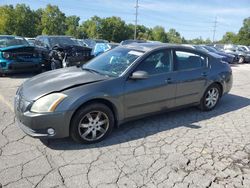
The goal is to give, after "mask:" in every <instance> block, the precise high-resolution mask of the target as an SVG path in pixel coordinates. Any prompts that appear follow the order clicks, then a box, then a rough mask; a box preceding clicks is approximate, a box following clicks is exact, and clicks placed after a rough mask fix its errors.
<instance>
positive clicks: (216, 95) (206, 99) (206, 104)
mask: <svg viewBox="0 0 250 188" xmlns="http://www.w3.org/2000/svg"><path fill="white" fill-rule="evenodd" d="M221 92H222V91H221V88H220V86H219V85H218V84H212V85H211V86H209V87H208V89H207V90H206V92H205V94H204V95H203V97H202V99H201V102H200V109H201V110H202V111H210V110H212V109H214V108H215V106H216V105H217V104H218V102H219V99H220V96H221Z"/></svg>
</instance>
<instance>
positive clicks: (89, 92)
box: [15, 43, 232, 143]
mask: <svg viewBox="0 0 250 188" xmlns="http://www.w3.org/2000/svg"><path fill="white" fill-rule="evenodd" d="M231 87H232V70H231V68H230V66H229V64H228V63H225V62H224V61H221V57H220V56H217V55H213V54H211V53H206V52H204V51H200V50H195V49H192V48H189V47H184V46H181V45H167V44H153V43H151V44H150V43H145V44H131V45H126V46H120V47H117V48H115V49H113V50H110V51H108V52H106V53H103V54H101V55H100V56H98V57H96V58H94V59H92V60H91V61H89V62H88V63H86V64H84V65H83V66H82V67H76V66H74V67H69V68H65V69H58V70H54V71H49V72H45V73H43V74H40V75H38V76H35V77H33V78H31V79H29V80H27V81H25V82H24V83H23V84H22V85H21V86H20V87H19V89H18V91H17V94H16V97H15V114H16V117H17V123H18V124H19V126H20V128H21V129H22V130H23V131H24V132H26V133H27V134H28V135H31V136H33V137H38V138H61V137H67V136H71V137H72V138H73V139H74V140H75V141H78V142H82V143H94V142H98V141H100V140H102V139H104V138H105V137H106V136H108V135H109V134H110V133H111V131H112V129H113V128H114V127H115V126H118V125H120V124H122V123H124V122H126V121H129V120H131V119H135V118H138V117H144V116H146V115H150V114H152V113H156V112H160V111H164V110H170V109H174V108H180V107H187V106H199V107H200V109H201V110H203V111H209V110H212V109H214V108H215V107H216V105H217V103H218V102H219V99H220V98H221V97H222V96H223V95H224V94H225V93H228V92H229V91H230V89H231Z"/></svg>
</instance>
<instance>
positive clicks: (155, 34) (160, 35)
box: [152, 26, 168, 42]
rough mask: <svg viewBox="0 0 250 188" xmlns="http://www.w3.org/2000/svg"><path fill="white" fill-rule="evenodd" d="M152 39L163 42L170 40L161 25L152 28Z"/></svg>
mask: <svg viewBox="0 0 250 188" xmlns="http://www.w3.org/2000/svg"><path fill="white" fill-rule="evenodd" d="M152 39H153V40H156V41H161V42H168V36H167V33H166V32H165V29H164V28H163V27H161V26H155V27H154V28H153V29H152Z"/></svg>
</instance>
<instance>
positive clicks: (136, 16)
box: [134, 0, 139, 40]
mask: <svg viewBox="0 0 250 188" xmlns="http://www.w3.org/2000/svg"><path fill="white" fill-rule="evenodd" d="M138 8H139V6H138V0H136V5H135V33H134V40H136V30H137V21H138V20H137V18H138Z"/></svg>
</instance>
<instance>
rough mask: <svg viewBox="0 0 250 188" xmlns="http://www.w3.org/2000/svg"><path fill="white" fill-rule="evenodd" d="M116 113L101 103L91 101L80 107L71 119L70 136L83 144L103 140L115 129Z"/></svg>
mask: <svg viewBox="0 0 250 188" xmlns="http://www.w3.org/2000/svg"><path fill="white" fill-rule="evenodd" d="M114 124H115V120H114V114H113V112H112V111H111V109H110V108H109V107H107V106H106V105H104V104H101V103H91V104H88V105H87V106H83V107H82V108H80V109H79V110H78V111H77V112H76V113H75V115H74V116H73V118H72V120H71V125H70V137H71V138H72V139H73V140H74V141H76V142H78V143H83V144H92V143H97V142H100V141H102V140H103V139H104V138H106V137H107V136H108V135H109V134H110V133H111V132H112V130H113V128H114Z"/></svg>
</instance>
